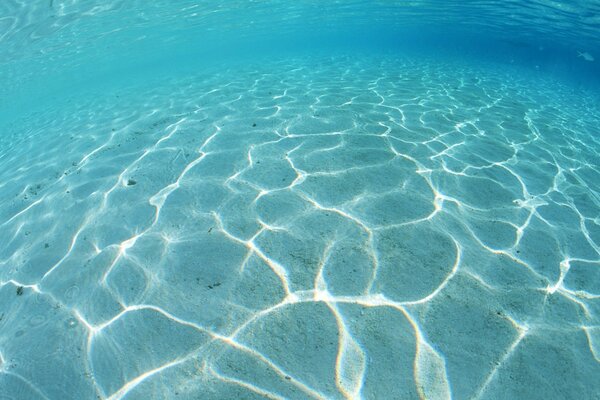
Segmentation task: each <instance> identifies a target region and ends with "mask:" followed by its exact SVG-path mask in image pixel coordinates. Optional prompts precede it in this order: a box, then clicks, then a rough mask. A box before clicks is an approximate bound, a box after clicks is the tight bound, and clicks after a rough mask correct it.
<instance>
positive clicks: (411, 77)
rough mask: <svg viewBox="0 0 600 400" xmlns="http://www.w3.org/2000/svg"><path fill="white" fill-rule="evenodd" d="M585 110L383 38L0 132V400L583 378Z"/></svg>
mask: <svg viewBox="0 0 600 400" xmlns="http://www.w3.org/2000/svg"><path fill="white" fill-rule="evenodd" d="M599 121H600V106H599V103H598V102H597V100H593V99H589V98H586V97H585V96H583V95H582V94H581V93H575V92H573V91H572V90H570V89H569V88H566V87H561V86H560V85H559V84H557V83H554V82H550V81H543V80H537V79H525V78H523V77H519V76H518V75H515V76H512V75H510V73H502V72H498V71H496V70H492V69H475V68H473V69H470V68H467V67H458V66H456V65H447V64H443V63H427V62H420V63H417V62H410V61H406V60H397V59H393V58H379V59H376V60H374V59H370V60H360V59H358V60H357V59H354V58H343V57H340V58H334V59H313V60H310V59H295V60H284V61H281V62H278V63H274V64H272V65H268V66H260V67H247V68H244V69H236V70H230V71H229V70H225V71H221V72H219V73H215V74H199V75H198V76H194V77H185V78H181V79H172V80H167V81H165V82H164V84H163V85H158V86H155V87H151V88H146V89H145V90H139V88H138V89H136V90H135V91H133V90H125V89H123V90H122V91H121V92H120V93H117V94H110V95H108V94H107V95H105V96H103V97H92V96H90V97H89V98H87V99H83V100H79V101H73V102H72V103H70V104H60V105H58V104H57V105H56V109H49V110H47V111H46V112H44V113H41V114H38V115H34V116H32V117H31V118H30V119H29V120H26V121H23V122H22V125H15V126H13V128H12V131H11V132H7V133H5V134H4V137H3V138H2V139H0V235H1V239H0V387H1V388H2V390H1V393H0V399H2V400H5V399H30V400H37V399H60V400H64V399H94V398H97V399H125V398H126V399H198V398H202V399H259V398H269V399H283V398H285V399H309V398H327V399H342V398H348V399H350V398H352V399H354V398H363V399H413V398H419V397H421V398H427V399H449V398H454V399H516V398H523V399H545V400H547V399H566V398H578V399H593V398H595V397H594V396H597V394H598V393H600V380H599V379H597V378H598V376H600V319H599V316H600V167H599V165H600V140H599V139H598V126H599V125H600V124H599Z"/></svg>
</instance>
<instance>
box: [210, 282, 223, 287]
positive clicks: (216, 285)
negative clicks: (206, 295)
mask: <svg viewBox="0 0 600 400" xmlns="http://www.w3.org/2000/svg"><path fill="white" fill-rule="evenodd" d="M219 286H221V282H217V283H213V284H212V285H208V288H209V289H213V288H216V287H219Z"/></svg>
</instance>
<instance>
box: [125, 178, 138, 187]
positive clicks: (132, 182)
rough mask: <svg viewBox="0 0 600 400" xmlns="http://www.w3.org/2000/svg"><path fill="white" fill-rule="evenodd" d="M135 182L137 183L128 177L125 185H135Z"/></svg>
mask: <svg viewBox="0 0 600 400" xmlns="http://www.w3.org/2000/svg"><path fill="white" fill-rule="evenodd" d="M136 183H137V182H136V181H134V180H133V179H128V180H127V186H133V185H135V184H136Z"/></svg>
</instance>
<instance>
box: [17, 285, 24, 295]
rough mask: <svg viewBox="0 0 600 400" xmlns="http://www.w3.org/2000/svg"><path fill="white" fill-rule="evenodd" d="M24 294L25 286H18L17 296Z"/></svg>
mask: <svg viewBox="0 0 600 400" xmlns="http://www.w3.org/2000/svg"><path fill="white" fill-rule="evenodd" d="M22 294H23V286H19V287H17V296H21V295H22Z"/></svg>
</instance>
